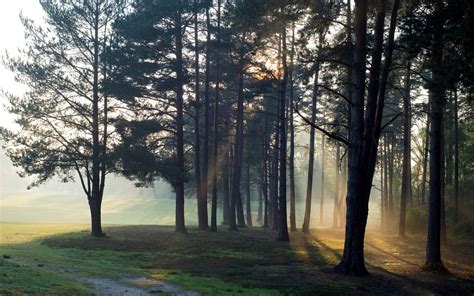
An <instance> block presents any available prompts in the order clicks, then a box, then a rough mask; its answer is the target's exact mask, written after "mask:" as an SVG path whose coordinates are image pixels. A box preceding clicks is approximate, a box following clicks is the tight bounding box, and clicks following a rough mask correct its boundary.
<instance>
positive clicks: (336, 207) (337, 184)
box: [332, 144, 341, 228]
mask: <svg viewBox="0 0 474 296" xmlns="http://www.w3.org/2000/svg"><path fill="white" fill-rule="evenodd" d="M340 157H341V148H340V146H339V144H336V161H335V165H336V166H335V172H336V180H335V183H334V184H335V185H334V207H333V211H332V227H333V228H337V224H338V221H337V220H338V219H337V218H338V216H339V213H338V211H339V187H340V180H339V175H340V171H339V158H340Z"/></svg>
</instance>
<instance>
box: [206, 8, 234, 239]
mask: <svg viewBox="0 0 474 296" xmlns="http://www.w3.org/2000/svg"><path fill="white" fill-rule="evenodd" d="M206 20H207V34H208V37H207V38H208V40H207V41H208V42H207V45H206V51H207V52H208V53H207V56H206V69H209V64H208V63H209V61H210V57H209V54H210V51H209V44H210V40H209V39H210V28H211V26H210V23H209V9H208V10H207V11H206ZM220 25H221V0H218V1H217V29H216V30H217V34H216V39H217V41H216V42H217V43H219V42H220ZM207 72H208V71H207V70H206V73H207ZM208 75H209V74H206V79H209V76H208ZM208 86H209V83H207V87H208ZM219 91H220V55H219V51H217V52H216V87H215V92H216V93H215V98H214V143H213V146H212V166H213V167H212V170H211V172H212V205H211V231H217V168H218V146H219V131H218V127H219V126H218V122H219V99H220V95H219ZM224 153H227V152H226V151H224ZM225 170H228V168H227V167H225V168H224V171H225ZM224 184H225V182H224ZM225 186H227V188H228V183H227V184H225ZM223 201H224V202H223V205H224V210H223V214H224V224H226V223H229V215H228V214H229V204H228V203H229V199H228V196H227V198H226V196H224V197H223ZM226 201H227V203H226Z"/></svg>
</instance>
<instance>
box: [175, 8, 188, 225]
mask: <svg viewBox="0 0 474 296" xmlns="http://www.w3.org/2000/svg"><path fill="white" fill-rule="evenodd" d="M174 34H175V42H176V84H177V86H176V111H177V112H176V162H177V175H178V177H177V178H176V183H175V186H174V187H175V192H176V228H175V229H176V232H181V233H186V226H185V222H184V128H183V126H184V119H183V84H184V73H183V40H182V38H183V36H182V20H181V9H178V11H177V12H176V20H175V32H174Z"/></svg>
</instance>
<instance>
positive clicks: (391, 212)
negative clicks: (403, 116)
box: [388, 135, 395, 222]
mask: <svg viewBox="0 0 474 296" xmlns="http://www.w3.org/2000/svg"><path fill="white" fill-rule="evenodd" d="M388 140H389V141H388V217H389V220H390V221H391V222H395V208H394V205H395V202H394V193H393V187H394V186H393V176H394V159H395V154H394V152H393V145H394V143H393V137H392V136H391V135H390V136H389V137H388Z"/></svg>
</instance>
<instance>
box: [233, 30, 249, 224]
mask: <svg viewBox="0 0 474 296" xmlns="http://www.w3.org/2000/svg"><path fill="white" fill-rule="evenodd" d="M244 38H245V37H244ZM242 62H243V54H242V53H241V57H240V69H239V71H240V73H239V77H238V90H237V123H236V128H235V143H234V163H233V170H234V171H233V174H232V191H231V197H230V223H229V230H231V231H236V230H237V225H236V221H235V216H236V210H237V219H238V224H239V226H240V227H245V219H244V215H243V206H242V199H241V196H240V183H241V178H242V152H243V147H244V146H243V144H244V127H243V124H244V94H243V91H244V73H243V71H244V69H243V65H242Z"/></svg>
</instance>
